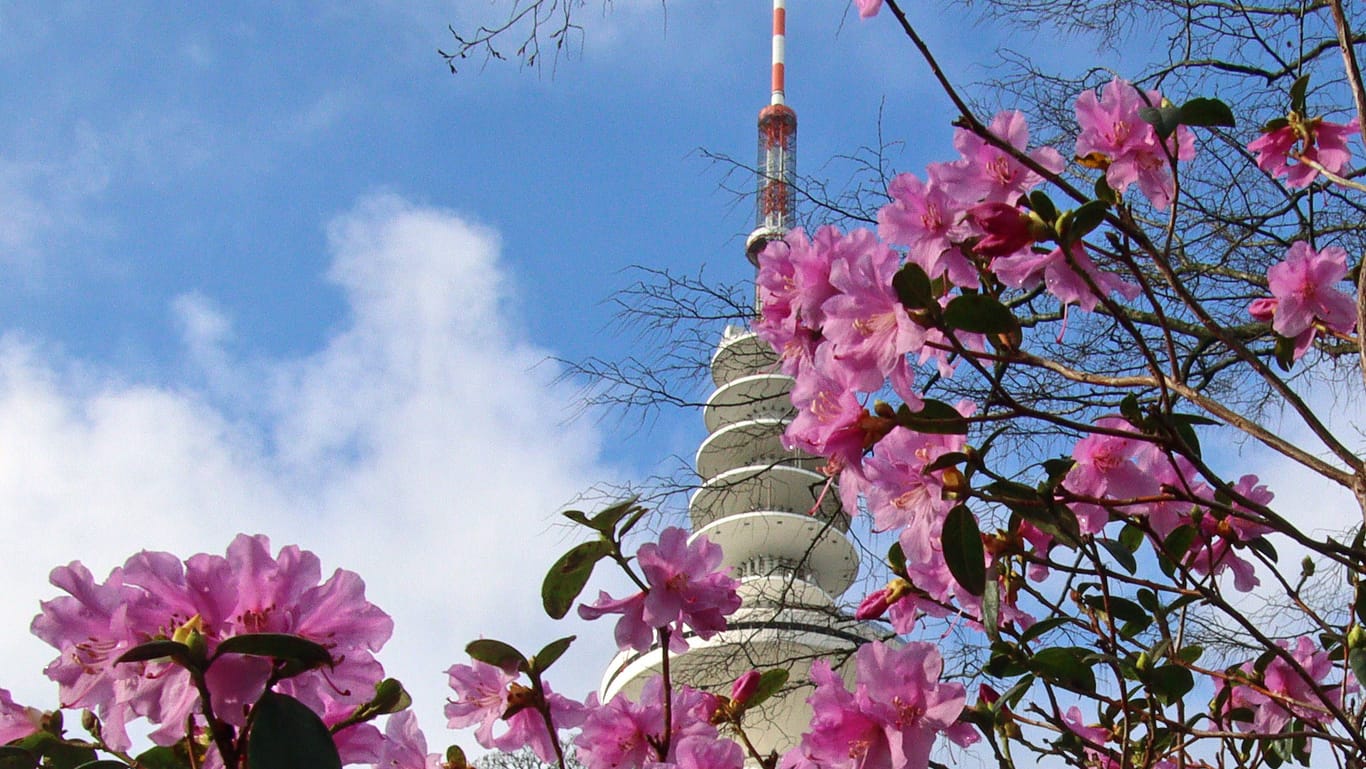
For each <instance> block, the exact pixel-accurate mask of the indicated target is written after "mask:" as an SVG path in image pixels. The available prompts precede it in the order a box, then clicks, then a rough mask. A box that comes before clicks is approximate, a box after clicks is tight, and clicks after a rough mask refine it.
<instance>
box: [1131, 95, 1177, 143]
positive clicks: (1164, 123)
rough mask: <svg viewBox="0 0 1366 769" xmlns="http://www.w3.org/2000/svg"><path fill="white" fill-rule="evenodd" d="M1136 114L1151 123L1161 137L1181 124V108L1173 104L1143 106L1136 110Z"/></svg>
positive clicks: (1163, 137) (1174, 131)
mask: <svg viewBox="0 0 1366 769" xmlns="http://www.w3.org/2000/svg"><path fill="white" fill-rule="evenodd" d="M1138 116H1139V117H1140V118H1142V119H1143V122H1145V123H1148V124H1149V125H1151V126H1152V127H1153V130H1155V131H1157V135H1158V136H1159V137H1160V138H1162V139H1166V138H1167V137H1169V136H1171V135H1172V134H1174V133H1176V128H1177V126H1179V125H1181V108H1180V107H1177V106H1175V105H1170V104H1169V105H1167V106H1165V107H1143V108H1142V109H1140V110H1139V111H1138Z"/></svg>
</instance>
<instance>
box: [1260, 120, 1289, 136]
mask: <svg viewBox="0 0 1366 769" xmlns="http://www.w3.org/2000/svg"><path fill="white" fill-rule="evenodd" d="M1289 127H1290V121H1289V120H1287V119H1285V118H1283V117H1277V118H1272V119H1270V120H1268V121H1266V122H1265V123H1263V124H1262V133H1264V134H1269V133H1274V132H1276V131H1279V130H1281V129H1282V128H1289Z"/></svg>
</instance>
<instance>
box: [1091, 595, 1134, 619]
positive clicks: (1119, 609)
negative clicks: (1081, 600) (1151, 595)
mask: <svg viewBox="0 0 1366 769" xmlns="http://www.w3.org/2000/svg"><path fill="white" fill-rule="evenodd" d="M1086 605H1087V606H1090V607H1091V608H1092V609H1095V610H1096V611H1100V612H1105V613H1107V614H1109V615H1110V616H1111V617H1114V618H1115V619H1117V620H1120V621H1122V622H1143V621H1145V620H1147V619H1148V613H1147V612H1146V611H1144V610H1143V607H1142V606H1139V605H1138V604H1136V603H1134V602H1133V601H1130V600H1129V599H1127V598H1120V597H1119V596H1117V595H1112V596H1110V597H1109V598H1106V597H1105V596H1103V595H1093V596H1090V597H1088V598H1087V599H1086Z"/></svg>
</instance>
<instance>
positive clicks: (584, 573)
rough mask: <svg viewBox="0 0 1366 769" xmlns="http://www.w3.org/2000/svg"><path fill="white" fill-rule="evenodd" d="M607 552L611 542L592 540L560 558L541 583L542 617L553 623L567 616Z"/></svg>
mask: <svg viewBox="0 0 1366 769" xmlns="http://www.w3.org/2000/svg"><path fill="white" fill-rule="evenodd" d="M611 552H612V543H611V542H608V541H607V540H605V539H595V540H593V541H592V542H584V543H583V544H581V545H576V546H574V547H572V548H570V550H569V552H567V553H565V554H564V555H562V556H560V560H558V561H556V562H555V565H554V566H551V567H550V571H549V572H548V573H547V574H546V575H545V581H544V582H542V583H541V603H542V605H543V606H545V612H546V614H549V615H550V616H551V617H552V618H554V619H562V618H563V617H564V615H566V614H568V613H569V607H571V606H573V605H574V601H575V600H577V599H578V597H579V593H581V592H583V586H584V585H587V584H588V578H589V577H591V576H593V567H594V566H595V565H597V562H598V561H600V560H602V559H603V558H604V557H606V556H607V555H608V554H610V553H611Z"/></svg>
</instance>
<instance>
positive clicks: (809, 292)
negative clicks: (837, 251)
mask: <svg viewBox="0 0 1366 769" xmlns="http://www.w3.org/2000/svg"><path fill="white" fill-rule="evenodd" d="M839 239H840V233H839V230H837V229H836V228H834V227H822V228H821V229H819V230H817V231H816V243H812V242H811V241H810V240H808V239H807V237H806V233H805V232H803V231H802V230H801V229H794V230H792V231H791V232H788V233H787V235H785V236H784V237H783V239H782V240H778V241H773V242H770V243H769V244H768V245H767V246H766V247H765V248H764V250H763V251H762V252H760V254H759V273H758V277H757V283H758V298H759V308H760V311H759V318H758V320H757V321H756V322H755V324H754V331H755V333H757V334H758V335H759V338H761V339H763V340H764V341H766V342H768V343H769V344H770V345H772V346H773V349H774V350H776V351H778V354H779V356H780V358H781V365H782V370H783V371H784V372H786V373H788V374H792V375H794V376H796V375H799V373H800V372H801V370H802V369H803V368H804V367H806V366H809V365H810V364H811V361H812V358H813V357H814V355H815V349H816V345H817V343H818V341H819V339H820V328H821V325H822V324H823V323H824V322H825V313H824V312H823V311H822V310H821V305H822V304H824V303H825V300H826V299H829V298H830V297H831V296H833V295H834V294H835V288H834V287H833V286H831V285H830V260H831V258H832V256H833V251H832V249H831V248H830V247H829V246H828V244H829V243H831V242H832V241H838V240H839Z"/></svg>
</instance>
